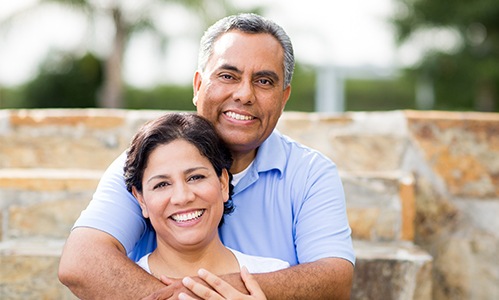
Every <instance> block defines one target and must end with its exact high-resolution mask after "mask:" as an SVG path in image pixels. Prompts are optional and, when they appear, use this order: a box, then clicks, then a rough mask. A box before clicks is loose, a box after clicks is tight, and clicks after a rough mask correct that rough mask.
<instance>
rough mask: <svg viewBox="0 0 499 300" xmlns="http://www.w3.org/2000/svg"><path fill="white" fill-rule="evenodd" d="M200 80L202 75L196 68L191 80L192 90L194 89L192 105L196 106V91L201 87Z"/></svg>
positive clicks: (201, 80)
mask: <svg viewBox="0 0 499 300" xmlns="http://www.w3.org/2000/svg"><path fill="white" fill-rule="evenodd" d="M201 82H203V76H202V74H201V72H200V71H199V70H198V71H196V73H194V79H193V80H192V90H193V91H194V96H193V97H192V103H194V106H197V102H198V92H199V88H200V87H201Z"/></svg>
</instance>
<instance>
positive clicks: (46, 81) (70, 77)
mask: <svg viewBox="0 0 499 300" xmlns="http://www.w3.org/2000/svg"><path fill="white" fill-rule="evenodd" d="M101 83H102V62H101V61H99V60H98V59H97V58H96V57H95V56H94V55H92V54H90V53H87V54H85V55H84V56H83V57H81V58H75V57H74V56H72V55H71V54H64V53H51V54H50V56H49V57H48V58H47V59H46V60H45V61H44V63H43V64H42V65H41V67H40V72H39V75H38V76H37V77H36V78H35V79H33V80H32V81H30V82H28V83H27V84H26V85H25V87H24V89H23V90H24V93H23V94H24V99H25V107H30V108H54V107H58V108H82V107H96V106H97V97H96V91H97V90H98V89H99V87H100V85H101Z"/></svg>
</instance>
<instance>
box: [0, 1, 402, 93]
mask: <svg viewBox="0 0 499 300" xmlns="http://www.w3.org/2000/svg"><path fill="white" fill-rule="evenodd" d="M36 1H37V0H16V1H8V0H0V20H2V19H4V18H5V17H6V16H8V15H9V14H11V13H12V12H14V11H16V10H19V9H22V8H23V7H25V6H27V5H29V4H30V3H33V2H36ZM233 1H235V2H236V3H238V4H239V5H240V6H241V7H242V8H245V7H250V6H251V5H252V4H255V3H256V4H262V5H265V6H266V7H267V9H266V10H265V16H266V17H269V18H271V19H273V20H274V21H276V22H277V23H278V24H280V25H281V26H282V27H283V28H284V29H285V31H286V32H287V33H288V34H289V36H290V37H291V40H292V42H293V46H294V49H295V58H296V60H297V61H300V62H304V63H307V64H312V65H316V66H323V65H333V66H337V67H341V68H359V67H366V66H369V67H374V68H380V69H387V68H388V69H392V68H396V67H397V66H398V65H400V64H402V63H404V62H403V61H404V57H403V55H401V53H400V51H398V50H397V49H396V47H395V43H394V35H393V30H392V28H391V26H390V25H389V24H388V21H387V18H388V17H389V16H390V15H391V13H392V12H393V3H392V0H369V1H364V0H349V1H340V0H328V1H327V2H325V1H323V0H307V1H298V0H274V1H272V2H270V3H269V1H264V0H233ZM325 3H327V4H326V5H325ZM161 19H162V22H163V23H164V24H163V23H162V27H164V28H165V30H166V31H168V32H169V33H170V34H172V35H174V38H173V39H172V40H171V43H170V44H169V45H170V46H169V47H168V48H167V55H166V58H164V57H165V56H164V55H163V56H162V57H163V58H162V59H161V58H160V57H161V55H160V46H159V45H158V44H155V43H154V40H153V39H152V38H151V37H150V36H147V35H142V36H139V37H136V38H134V40H132V43H131V45H130V47H129V48H128V49H127V53H126V55H125V62H124V78H125V80H126V81H127V82H128V83H129V84H132V85H135V86H137V87H148V86H152V85H155V84H158V83H164V82H170V83H190V82H191V80H192V74H193V72H194V71H195V68H196V60H197V47H198V40H199V34H200V33H199V32H197V31H196V32H194V31H193V30H190V28H191V27H195V26H190V25H192V24H195V22H196V20H194V19H193V17H192V16H188V15H186V14H185V12H182V11H178V10H177V11H169V12H165V13H164V15H162V18H161ZM84 24H85V22H84V20H83V19H82V18H81V17H80V16H79V15H78V14H75V13H68V12H67V11H62V10H60V9H58V8H57V7H50V8H48V9H46V10H45V11H43V12H40V13H38V14H32V15H30V17H29V18H25V20H23V21H19V22H17V23H13V24H12V25H11V26H10V27H9V29H8V30H5V28H3V29H2V28H0V29H2V30H0V85H4V86H13V85H17V84H20V83H22V82H24V81H26V80H28V79H29V78H31V77H32V76H34V75H35V74H36V73H35V72H36V70H37V67H38V65H39V63H40V62H41V61H42V60H43V59H44V58H45V57H46V54H47V52H48V51H49V49H63V50H75V49H77V50H79V51H83V50H82V49H85V47H86V46H88V44H92V45H93V49H94V50H95V51H96V52H97V53H99V52H100V53H105V52H106V51H107V49H108V48H109V47H106V45H107V46H109V39H108V38H106V33H107V32H106V30H101V31H99V32H97V33H96V32H94V33H93V34H92V40H91V41H90V40H89V39H88V38H85V37H88V36H89V35H88V31H87V30H88V29H87V28H86V27H85V25H84ZM104 28H106V27H105V26H104Z"/></svg>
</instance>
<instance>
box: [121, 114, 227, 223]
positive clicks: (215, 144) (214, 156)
mask: <svg viewBox="0 0 499 300" xmlns="http://www.w3.org/2000/svg"><path fill="white" fill-rule="evenodd" d="M178 139H182V140H185V141H187V142H189V143H191V144H192V145H194V146H195V147H196V148H197V149H198V150H199V152H200V153H201V155H203V156H204V157H206V158H207V159H208V160H209V161H210V163H211V164H212V166H213V168H214V169H215V172H216V174H217V175H218V176H219V177H220V176H222V171H223V169H226V170H227V172H228V173H229V200H228V201H227V202H225V203H224V214H229V213H231V212H232V211H234V204H233V202H232V193H233V186H232V184H231V181H232V174H231V173H230V171H229V170H230V167H231V165H232V156H231V154H230V151H229V149H228V148H227V146H226V145H225V143H224V142H223V141H222V139H220V137H219V136H218V135H217V133H216V131H215V128H214V127H213V125H212V124H211V123H210V122H209V121H208V120H206V119H205V118H203V117H201V116H199V115H197V114H194V113H168V114H165V115H163V116H161V117H159V118H157V119H155V120H152V121H149V122H147V123H146V124H144V125H143V126H142V127H141V128H140V129H139V131H138V132H137V133H136V134H135V136H134V137H133V139H132V142H131V144H130V148H129V149H128V151H127V159H126V163H125V167H124V178H125V184H126V188H127V190H128V191H129V192H131V191H132V187H135V188H136V189H137V191H138V192H140V193H142V188H143V187H142V179H143V176H144V170H145V168H146V167H147V160H148V158H149V155H150V154H151V152H152V151H153V150H154V149H156V147H158V146H160V145H165V144H168V143H170V142H173V141H175V140H178ZM222 223H223V217H222V220H221V222H220V225H222Z"/></svg>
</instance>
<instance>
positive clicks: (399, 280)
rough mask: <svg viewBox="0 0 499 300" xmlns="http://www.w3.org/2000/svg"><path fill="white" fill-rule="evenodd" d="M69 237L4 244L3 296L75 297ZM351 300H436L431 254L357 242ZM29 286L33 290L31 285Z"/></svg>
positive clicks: (403, 245) (0, 253) (0, 259)
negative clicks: (68, 265)
mask: <svg viewBox="0 0 499 300" xmlns="http://www.w3.org/2000/svg"><path fill="white" fill-rule="evenodd" d="M63 245H64V240H36V239H25V240H15V241H14V240H13V241H7V242H2V243H0V264H1V266H2V268H0V289H1V290H0V295H2V299H76V297H74V296H73V295H72V294H71V293H70V292H69V290H68V289H67V288H66V287H65V286H64V285H62V284H61V283H60V282H59V280H58V278H57V268H58V263H59V257H60V254H61V251H62V247H63ZM354 248H355V251H356V255H357V261H356V267H355V275H354V283H353V289H352V297H351V299H352V300H360V299H369V300H376V299H383V300H408V299H413V300H423V299H424V300H427V299H431V286H432V282H431V267H432V258H431V256H429V255H428V254H427V253H426V252H424V251H422V250H421V249H419V248H418V247H416V246H414V245H413V244H412V243H410V242H397V243H373V242H363V241H354ZM28 287H29V288H28Z"/></svg>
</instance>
